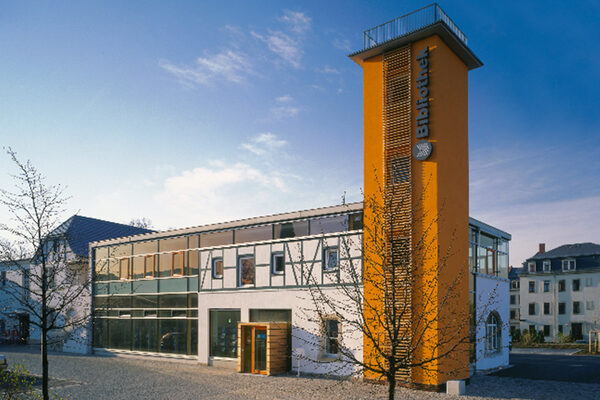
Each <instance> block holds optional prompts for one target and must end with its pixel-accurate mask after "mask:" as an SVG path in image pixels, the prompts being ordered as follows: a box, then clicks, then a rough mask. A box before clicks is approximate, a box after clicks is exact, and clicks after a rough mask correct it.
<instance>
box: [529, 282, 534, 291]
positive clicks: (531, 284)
mask: <svg viewBox="0 0 600 400" xmlns="http://www.w3.org/2000/svg"><path fill="white" fill-rule="evenodd" d="M529 293H535V281H529Z"/></svg>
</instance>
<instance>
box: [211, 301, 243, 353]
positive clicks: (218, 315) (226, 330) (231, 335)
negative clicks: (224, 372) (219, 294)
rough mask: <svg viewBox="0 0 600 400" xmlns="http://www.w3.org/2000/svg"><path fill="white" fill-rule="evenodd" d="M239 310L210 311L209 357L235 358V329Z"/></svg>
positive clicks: (238, 320) (238, 318)
mask: <svg viewBox="0 0 600 400" xmlns="http://www.w3.org/2000/svg"><path fill="white" fill-rule="evenodd" d="M240 317H241V313H240V311H239V310H211V311H210V355H211V356H213V357H227V358H236V357H237V337H238V333H237V329H238V322H240V319H241V318H240Z"/></svg>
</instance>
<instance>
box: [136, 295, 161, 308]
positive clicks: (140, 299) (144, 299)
mask: <svg viewBox="0 0 600 400" xmlns="http://www.w3.org/2000/svg"><path fill="white" fill-rule="evenodd" d="M157 307H158V296H133V308H157Z"/></svg>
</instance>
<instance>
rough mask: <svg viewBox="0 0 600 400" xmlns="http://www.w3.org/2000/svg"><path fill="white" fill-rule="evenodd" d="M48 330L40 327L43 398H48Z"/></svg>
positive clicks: (45, 399) (47, 399)
mask: <svg viewBox="0 0 600 400" xmlns="http://www.w3.org/2000/svg"><path fill="white" fill-rule="evenodd" d="M47 336H48V332H46V329H45V328H42V395H43V396H44V400H49V399H50V395H49V394H48V340H47Z"/></svg>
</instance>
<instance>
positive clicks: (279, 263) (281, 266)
mask: <svg viewBox="0 0 600 400" xmlns="http://www.w3.org/2000/svg"><path fill="white" fill-rule="evenodd" d="M272 267H273V273H274V274H281V273H283V272H284V271H285V263H284V257H283V254H274V255H273V264H272Z"/></svg>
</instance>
